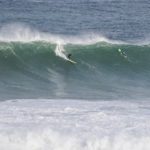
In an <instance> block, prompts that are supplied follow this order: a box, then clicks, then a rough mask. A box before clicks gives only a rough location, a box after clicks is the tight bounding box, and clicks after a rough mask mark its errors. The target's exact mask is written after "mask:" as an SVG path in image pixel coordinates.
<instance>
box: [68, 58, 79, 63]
mask: <svg viewBox="0 0 150 150" xmlns="http://www.w3.org/2000/svg"><path fill="white" fill-rule="evenodd" d="M67 61H69V62H71V63H72V64H76V63H77V62H75V61H73V60H71V59H67Z"/></svg>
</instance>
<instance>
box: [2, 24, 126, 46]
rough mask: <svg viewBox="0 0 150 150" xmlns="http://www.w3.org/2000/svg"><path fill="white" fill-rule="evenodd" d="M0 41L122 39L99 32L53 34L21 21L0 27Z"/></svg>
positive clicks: (87, 42)
mask: <svg viewBox="0 0 150 150" xmlns="http://www.w3.org/2000/svg"><path fill="white" fill-rule="evenodd" d="M0 41H5V42H11V41H21V42H31V41H47V42H52V43H61V44H68V43H72V44H93V43H97V42H108V43H115V44H120V43H124V42H122V41H114V40H109V39H108V38H106V37H104V36H102V35H101V34H94V33H83V34H81V35H78V36H65V35H53V34H50V33H45V32H41V31H38V30H36V29H33V28H32V27H29V26H28V25H25V24H21V23H13V24H6V25H4V26H2V27H1V28H0Z"/></svg>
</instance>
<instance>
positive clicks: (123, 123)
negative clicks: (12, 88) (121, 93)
mask: <svg viewBox="0 0 150 150" xmlns="http://www.w3.org/2000/svg"><path fill="white" fill-rule="evenodd" d="M149 109H150V103H149V102H148V101H144V100H143V101H142V102H141V101H138V102H134V101H133V102H131V101H124V102H122V101H95V102H88V101H79V100H70V99H69V100H47V99H40V100H11V101H7V102H2V103H1V105H0V114H1V115H0V121H1V123H0V133H1V134H0V147H1V149H2V150H8V149H9V150H49V149H52V150H70V149H73V150H110V149H111V150H120V149H122V150H149V147H150V130H149V129H150V120H149V115H150V113H149Z"/></svg>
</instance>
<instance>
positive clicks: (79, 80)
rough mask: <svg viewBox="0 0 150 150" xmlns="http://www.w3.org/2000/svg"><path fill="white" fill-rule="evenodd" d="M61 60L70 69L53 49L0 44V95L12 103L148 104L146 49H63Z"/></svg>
mask: <svg viewBox="0 0 150 150" xmlns="http://www.w3.org/2000/svg"><path fill="white" fill-rule="evenodd" d="M61 47H62V49H63V51H61V50H60V52H61V54H63V55H67V54H69V53H71V54H72V60H74V61H76V62H77V64H72V63H70V62H68V61H67V60H65V59H64V58H63V57H61V55H56V48H57V44H53V43H49V42H44V41H36V42H26V43H24V42H1V43H0V70H1V74H0V78H1V80H0V87H1V88H0V95H1V99H11V98H74V99H76V98H80V99H119V98H120V97H122V99H129V98H130V99H132V98H133V99H135V98H136V99H138V98H141V97H142V98H148V97H149V96H150V94H149V90H148V89H149V87H150V84H149V83H150V82H149V81H150V78H149V76H150V59H149V58H150V50H149V49H150V48H149V46H148V45H129V44H110V43H106V42H98V43H95V44H88V45H86V44H84V45H82V44H66V45H63V46H61Z"/></svg>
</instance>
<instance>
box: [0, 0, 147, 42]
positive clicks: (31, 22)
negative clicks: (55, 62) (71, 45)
mask: <svg viewBox="0 0 150 150" xmlns="http://www.w3.org/2000/svg"><path fill="white" fill-rule="evenodd" d="M0 14H1V15H0V26H1V27H2V26H5V25H6V24H11V23H16V22H17V23H24V24H26V25H28V26H30V27H34V28H36V29H37V30H39V31H44V32H48V33H53V34H63V35H79V34H83V33H84V34H85V33H97V34H100V35H103V36H106V37H107V38H110V39H116V40H123V41H135V40H138V41H139V40H142V41H143V40H144V39H145V38H148V37H149V33H150V28H149V24H150V17H149V16H150V1H149V0H55V1H54V0H25V1H24V0H0Z"/></svg>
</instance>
